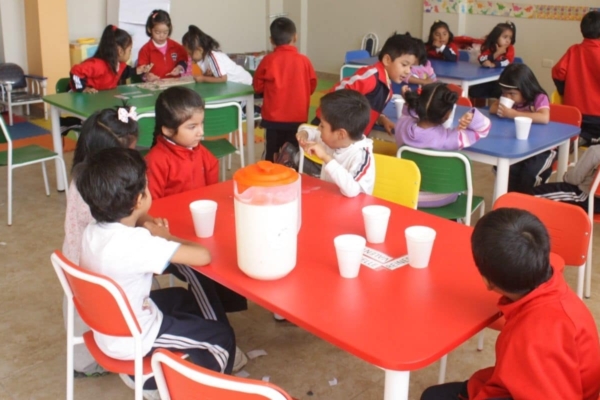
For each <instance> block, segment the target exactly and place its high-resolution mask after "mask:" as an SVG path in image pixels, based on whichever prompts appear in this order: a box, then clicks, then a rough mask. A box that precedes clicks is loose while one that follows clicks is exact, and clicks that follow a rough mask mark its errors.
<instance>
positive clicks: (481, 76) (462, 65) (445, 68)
mask: <svg viewBox="0 0 600 400" xmlns="http://www.w3.org/2000/svg"><path fill="white" fill-rule="evenodd" d="M377 60H378V59H377V57H369V58H360V59H356V60H352V62H351V63H352V64H358V65H372V64H375V63H376V62H377ZM430 61H431V66H432V67H433V70H434V71H435V74H436V75H437V77H438V79H439V80H440V81H442V82H446V83H454V84H455V85H459V86H460V87H462V90H463V93H462V95H463V97H469V87H470V86H474V85H479V84H481V83H486V82H493V81H497V80H498V79H499V78H500V74H501V73H502V70H503V68H484V67H481V66H479V65H476V64H472V63H470V62H468V61H458V62H452V61H443V60H430Z"/></svg>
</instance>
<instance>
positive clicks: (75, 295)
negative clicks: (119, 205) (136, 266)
mask: <svg viewBox="0 0 600 400" xmlns="http://www.w3.org/2000/svg"><path fill="white" fill-rule="evenodd" d="M50 260H51V261H52V266H53V267H54V270H55V271H56V275H57V276H58V279H59V280H60V284H61V285H62V288H63V290H64V292H65V295H66V296H67V301H68V303H67V400H73V347H74V346H75V345H76V344H80V343H85V345H86V346H87V348H88V350H89V351H90V353H91V354H92V356H93V357H94V359H96V361H97V362H98V364H100V365H101V366H102V367H104V369H106V370H107V371H111V372H114V373H120V374H127V375H134V376H135V399H136V400H142V384H143V378H142V377H143V375H147V374H150V373H152V367H151V365H150V356H148V357H143V354H142V338H141V329H140V326H139V324H138V322H137V319H136V317H135V314H134V313H133V310H132V309H131V306H130V305H129V301H128V300H127V297H126V296H125V293H123V290H122V289H121V287H120V286H119V285H117V284H116V283H115V282H114V281H113V280H112V279H110V278H107V277H105V276H102V275H100V274H97V273H94V272H91V271H87V270H84V269H83V268H81V267H78V266H77V265H75V264H73V263H71V262H70V261H69V260H67V259H66V258H65V256H64V255H63V254H62V253H61V252H60V251H58V250H57V251H55V252H54V253H53V254H52V256H51V257H50ZM74 307H75V308H77V312H79V315H80V316H81V319H82V320H83V322H85V323H86V324H87V325H88V326H89V327H90V328H91V329H93V330H94V331H96V332H100V333H102V334H105V335H111V336H118V337H130V338H133V339H134V343H135V344H134V349H135V359H134V360H133V361H123V360H117V359H114V358H111V357H109V356H107V355H105V354H104V353H103V352H102V351H101V350H100V348H99V347H98V345H97V343H96V341H95V340H94V335H93V333H92V331H91V330H90V331H88V332H86V333H84V334H83V336H77V337H76V336H75V335H74V333H73V315H74ZM179 357H181V355H179Z"/></svg>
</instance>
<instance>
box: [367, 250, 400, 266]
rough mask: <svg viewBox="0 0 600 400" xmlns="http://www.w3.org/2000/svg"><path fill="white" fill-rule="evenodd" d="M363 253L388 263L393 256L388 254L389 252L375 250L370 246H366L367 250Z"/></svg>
mask: <svg viewBox="0 0 600 400" xmlns="http://www.w3.org/2000/svg"><path fill="white" fill-rule="evenodd" d="M363 255H364V256H366V257H369V258H372V259H373V260H375V261H378V262H380V263H386V262H388V261H390V260H391V259H392V258H393V257H390V256H388V255H387V254H384V253H382V252H380V251H377V250H373V249H372V248H370V247H365V250H364V251H363Z"/></svg>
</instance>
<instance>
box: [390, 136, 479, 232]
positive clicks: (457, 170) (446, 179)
mask: <svg viewBox="0 0 600 400" xmlns="http://www.w3.org/2000/svg"><path fill="white" fill-rule="evenodd" d="M397 156H398V158H404V159H407V160H411V161H414V162H415V163H416V164H417V166H418V167H419V170H420V171H421V190H422V191H425V192H432V193H439V194H450V193H460V195H459V196H458V199H457V200H456V201H455V202H454V203H451V204H448V205H446V206H442V207H437V208H419V210H421V211H424V212H426V213H428V214H433V215H437V216H438V217H442V218H447V219H464V221H465V225H470V224H471V214H472V213H473V212H475V210H477V208H478V207H480V206H481V210H480V215H481V216H483V213H484V212H485V202H484V200H483V197H479V196H473V180H472V177H471V161H470V160H469V158H468V157H467V156H465V155H464V154H461V153H458V152H452V151H437V150H425V149H417V148H414V147H410V146H402V147H400V148H399V149H398V154H397Z"/></svg>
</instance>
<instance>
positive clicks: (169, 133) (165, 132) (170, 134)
mask: <svg viewBox="0 0 600 400" xmlns="http://www.w3.org/2000/svg"><path fill="white" fill-rule="evenodd" d="M161 130H162V134H163V135H165V136H166V137H168V138H171V137H173V136H175V132H173V129H169V128H167V127H166V126H163V127H162V128H161Z"/></svg>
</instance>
